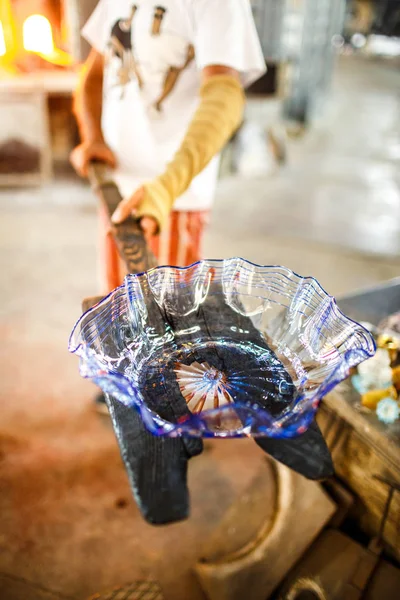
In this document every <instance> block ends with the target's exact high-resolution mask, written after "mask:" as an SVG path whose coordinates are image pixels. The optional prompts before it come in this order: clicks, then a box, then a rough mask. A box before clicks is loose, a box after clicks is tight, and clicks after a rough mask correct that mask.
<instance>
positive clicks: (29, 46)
mask: <svg viewBox="0 0 400 600" xmlns="http://www.w3.org/2000/svg"><path fill="white" fill-rule="evenodd" d="M23 44H24V48H25V50H27V51H28V52H34V53H35V54H38V55H39V56H41V57H42V58H44V59H45V60H47V61H48V62H50V63H52V64H55V65H59V66H70V65H72V62H73V61H72V58H71V56H70V55H69V54H68V53H67V52H64V51H63V50H60V49H59V48H56V47H55V46H54V40H53V32H52V29H51V25H50V21H49V20H48V19H47V18H46V17H44V16H43V15H30V17H27V18H26V19H25V21H24V24H23Z"/></svg>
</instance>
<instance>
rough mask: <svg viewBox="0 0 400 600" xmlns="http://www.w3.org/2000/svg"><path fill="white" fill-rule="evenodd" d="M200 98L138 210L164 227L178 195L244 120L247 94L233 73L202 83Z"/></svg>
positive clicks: (147, 189) (213, 77) (216, 76)
mask: <svg viewBox="0 0 400 600" xmlns="http://www.w3.org/2000/svg"><path fill="white" fill-rule="evenodd" d="M200 98H201V100H200V104H199V106H198V108H197V110H196V112H195V114H194V116H193V119H192V121H191V123H190V125H189V127H188V130H187V132H186V135H185V138H184V140H183V142H182V144H181V147H180V148H179V150H178V151H177V153H176V154H175V156H174V158H173V159H172V161H171V162H170V163H169V164H168V166H167V168H166V170H165V172H164V173H163V174H162V175H161V176H160V177H157V179H155V180H154V181H152V182H150V183H148V184H146V185H145V186H144V189H145V196H144V200H143V201H142V202H141V203H140V206H139V208H138V210H137V211H136V216H138V217H143V216H145V215H147V216H151V217H154V218H155V219H156V221H157V223H158V224H159V227H160V229H162V228H163V226H164V225H165V223H166V221H167V218H168V215H169V213H170V211H171V209H172V206H173V204H174V202H175V200H176V198H178V197H179V196H180V195H181V194H183V193H184V192H185V191H186V190H187V188H188V187H189V185H190V183H191V181H192V179H193V178H194V177H195V176H196V175H198V173H200V171H202V170H203V169H204V167H206V166H207V164H208V163H209V162H210V160H211V159H212V158H213V157H214V156H215V155H216V154H218V152H220V151H221V150H222V148H223V146H224V145H225V144H226V143H227V142H228V141H229V139H230V137H231V136H232V134H233V133H234V132H235V131H236V129H237V128H238V127H239V125H240V123H241V121H242V116H243V109H244V102H245V96H244V92H243V88H242V86H241V84H240V83H239V81H238V80H237V79H236V78H235V77H233V76H232V75H212V76H211V77H209V78H208V79H207V80H206V81H205V82H204V83H203V85H202V86H201V89H200Z"/></svg>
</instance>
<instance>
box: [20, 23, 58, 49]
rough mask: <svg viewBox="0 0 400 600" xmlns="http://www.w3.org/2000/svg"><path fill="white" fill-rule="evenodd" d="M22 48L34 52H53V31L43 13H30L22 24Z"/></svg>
mask: <svg viewBox="0 0 400 600" xmlns="http://www.w3.org/2000/svg"><path fill="white" fill-rule="evenodd" d="M22 31H23V40H24V48H25V50H28V51H29V52H35V53H36V54H44V55H46V54H52V53H53V52H54V42H53V32H52V30H51V25H50V22H49V20H48V19H46V17H44V16H43V15H31V16H30V17H27V18H26V19H25V21H24V24H23V30H22Z"/></svg>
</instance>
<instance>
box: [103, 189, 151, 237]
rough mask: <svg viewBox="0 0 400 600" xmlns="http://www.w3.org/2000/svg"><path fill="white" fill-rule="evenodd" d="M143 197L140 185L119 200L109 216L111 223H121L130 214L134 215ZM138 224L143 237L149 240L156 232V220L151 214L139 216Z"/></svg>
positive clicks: (143, 190) (143, 192)
mask: <svg viewBox="0 0 400 600" xmlns="http://www.w3.org/2000/svg"><path fill="white" fill-rule="evenodd" d="M144 197H145V189H144V187H143V186H142V187H140V188H139V189H138V190H136V192H135V193H134V194H132V196H129V197H128V198H125V199H124V200H121V202H120V203H119V204H118V206H117V208H116V210H115V212H114V214H113V215H112V217H111V220H112V222H113V223H116V224H118V223H122V222H123V221H125V219H127V218H128V217H130V216H132V215H133V216H135V211H136V210H137V209H138V208H139V207H140V204H141V203H142V202H143V200H144ZM140 226H141V228H142V230H143V233H144V237H145V238H146V240H147V241H149V240H150V239H151V238H152V236H154V235H156V233H157V232H158V223H157V220H156V219H155V218H153V217H151V216H147V215H143V216H142V217H141V218H140Z"/></svg>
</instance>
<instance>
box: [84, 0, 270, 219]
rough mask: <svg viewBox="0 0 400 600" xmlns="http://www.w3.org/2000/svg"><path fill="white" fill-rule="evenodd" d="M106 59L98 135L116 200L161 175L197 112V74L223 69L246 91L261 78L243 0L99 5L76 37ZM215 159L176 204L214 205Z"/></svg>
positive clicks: (105, 0)
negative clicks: (107, 154) (107, 153)
mask: <svg viewBox="0 0 400 600" xmlns="http://www.w3.org/2000/svg"><path fill="white" fill-rule="evenodd" d="M82 34H83V36H84V37H85V38H86V39H87V41H88V42H89V43H90V44H91V45H92V46H93V47H94V48H95V49H96V50H97V51H98V52H100V53H102V54H103V55H104V57H105V72H104V83H103V114H102V128H103V133H104V137H105V140H106V142H107V144H108V145H109V146H110V147H111V149H112V150H113V151H114V153H115V155H116V158H117V162H118V166H117V169H116V171H115V180H116V182H117V184H118V186H119V187H120V190H121V193H122V194H123V195H124V196H126V195H130V194H132V193H133V192H134V191H135V190H136V188H137V187H139V186H140V185H142V184H143V183H144V182H146V181H149V180H151V179H153V178H154V177H157V176H158V175H160V174H161V173H162V172H163V170H164V168H165V166H166V164H167V163H168V162H169V161H170V160H171V159H172V158H173V156H174V154H175V152H176V151H177V150H178V148H179V146H180V144H181V142H182V139H183V137H184V135H185V132H186V129H187V127H188V125H189V123H190V120H191V118H192V116H193V113H194V111H195V109H196V107H197V104H198V100H199V96H198V91H199V85H200V72H201V69H203V68H204V67H206V66H208V65H224V66H228V67H231V68H234V69H236V70H237V71H239V72H240V74H241V78H242V83H243V85H244V86H247V85H250V84H251V83H252V82H253V81H255V80H256V79H258V78H259V77H260V76H261V75H262V74H263V73H264V72H265V61H264V58H263V55H262V51H261V47H260V44H259V40H258V37H257V33H256V29H255V25H254V21H253V17H252V12H251V7H250V2H249V0H161V4H157V0H156V1H155V0H136V1H135V0H100V2H99V3H98V5H97V7H96V9H95V11H94V12H93V14H92V15H91V17H90V19H89V20H88V22H87V23H86V25H85V27H84V28H83V31H82ZM218 163H219V158H218V157H215V158H214V159H213V160H212V161H211V163H210V164H209V165H208V166H207V167H206V168H205V169H204V170H203V171H202V172H201V173H200V174H199V175H198V176H197V177H196V178H195V179H194V180H193V182H192V184H191V186H190V188H189V189H188V190H187V191H186V192H185V193H184V194H183V195H182V196H181V197H180V198H178V199H177V200H176V202H175V205H174V208H175V209H176V210H206V209H207V208H209V207H210V206H211V204H212V201H213V197H214V192H215V185H216V181H217V175H218Z"/></svg>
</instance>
